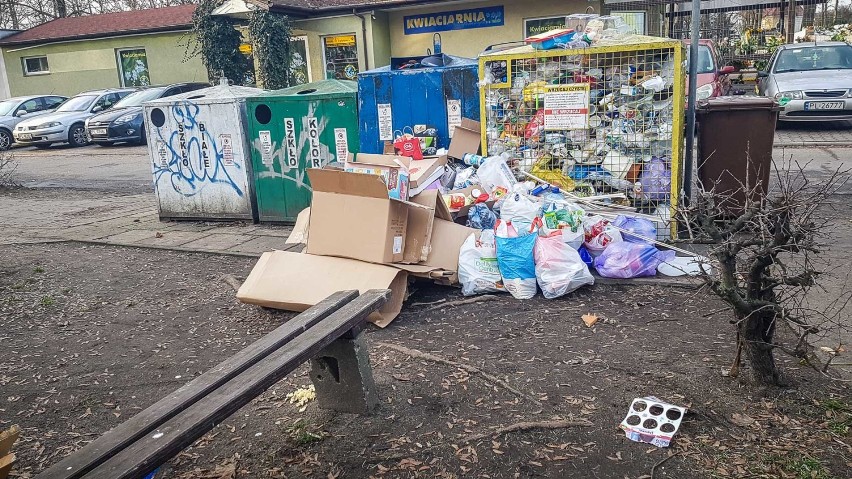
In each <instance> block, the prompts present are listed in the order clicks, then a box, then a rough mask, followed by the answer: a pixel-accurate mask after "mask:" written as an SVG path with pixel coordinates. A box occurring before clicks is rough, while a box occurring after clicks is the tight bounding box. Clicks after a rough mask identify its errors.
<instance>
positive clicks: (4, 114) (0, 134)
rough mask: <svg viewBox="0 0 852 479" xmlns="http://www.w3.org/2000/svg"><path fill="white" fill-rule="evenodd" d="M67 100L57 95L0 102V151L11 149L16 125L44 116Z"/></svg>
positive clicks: (35, 96)
mask: <svg viewBox="0 0 852 479" xmlns="http://www.w3.org/2000/svg"><path fill="white" fill-rule="evenodd" d="M67 99H68V98H66V97H64V96H58V95H30V96H17V97H14V98H8V99H6V100H3V101H0V151H5V150H8V149H9V148H11V147H12V143H14V142H15V138H14V137H13V136H12V132H13V131H14V130H15V126H17V125H18V123H20V122H22V121H24V120H27V119H30V118H34V117H37V116H40V115H46V114H48V113H50V112H52V111H53V110H55V109H56V107H58V106H59V105H61V104H62V102H64V101H65V100H67Z"/></svg>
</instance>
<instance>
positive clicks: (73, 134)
mask: <svg viewBox="0 0 852 479" xmlns="http://www.w3.org/2000/svg"><path fill="white" fill-rule="evenodd" d="M68 143H69V144H70V145H71V146H74V147H77V146H86V145H88V144H89V138H88V137H87V136H86V128H85V127H83V125H71V128H70V129H69V130H68Z"/></svg>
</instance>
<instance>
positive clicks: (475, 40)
mask: <svg viewBox="0 0 852 479" xmlns="http://www.w3.org/2000/svg"><path fill="white" fill-rule="evenodd" d="M498 5H503V9H504V24H503V26H501V27H486V28H470V29H467V30H449V31H445V32H439V33H440V34H441V43H442V45H441V50H442V51H443V52H444V53H448V54H451V55H457V56H461V57H468V58H476V56H477V55H479V54H480V53H481V52H482V50H484V49H485V47H487V46H488V45H493V44H495V43H503V42H511V41H519V40H523V39H524V19H525V18H540V17H550V16H556V15H569V14H572V13H585V12H586V7H589V6H591V7H594V9H595V13H600V2H597V1H595V2H588V1H586V0H567V1H564V0H563V1H559V0H524V1H509V0H506V1H502V2H500V1H488V2H478V1H477V2H463V3H461V2H460V3H457V4H451V5H449V6H443V7H430V8H416V9H405V10H398V11H395V12H391V13H390V14H389V15H388V26H389V29H390V39H391V55H392V56H394V57H404V56H412V55H425V54H426V49H427V48H429V49H432V36H433V35H434V34H433V33H420V34H415V35H405V34H404V29H403V26H404V25H403V17H406V16H408V15H418V14H424V13H436V12H448V11H455V10H465V9H471V8H481V7H489V6H498Z"/></svg>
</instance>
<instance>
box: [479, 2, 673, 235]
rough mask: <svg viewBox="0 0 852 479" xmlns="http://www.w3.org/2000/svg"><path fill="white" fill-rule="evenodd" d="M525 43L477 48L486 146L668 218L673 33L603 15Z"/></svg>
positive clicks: (583, 189) (586, 190)
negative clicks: (652, 33) (633, 29)
mask: <svg viewBox="0 0 852 479" xmlns="http://www.w3.org/2000/svg"><path fill="white" fill-rule="evenodd" d="M610 23H612V25H610ZM595 25H597V26H595ZM593 26H595V27H594V28H592V27H593ZM616 38H617V39H618V40H615V39H616ZM527 42H528V43H529V45H527V46H524V47H517V48H513V49H509V50H504V51H497V52H489V53H486V54H483V55H482V56H481V57H480V61H481V65H482V67H483V68H481V69H480V77H481V82H480V86H481V88H482V89H483V90H484V98H485V114H486V117H485V118H484V120H483V121H484V122H485V140H486V145H484V147H483V148H484V150H483V151H485V152H486V155H488V156H495V155H506V157H508V158H517V159H519V164H518V168H519V169H520V170H521V171H523V172H525V173H530V174H532V175H534V176H535V177H536V178H539V179H541V180H543V181H545V182H547V183H549V184H551V185H556V186H558V187H559V188H561V189H562V190H563V191H568V192H575V193H576V194H578V195H591V196H594V195H598V194H602V193H603V194H606V193H612V192H620V193H623V194H624V195H625V196H626V197H627V198H628V199H629V200H630V201H631V203H632V204H633V205H634V206H636V207H637V208H639V209H640V210H642V211H643V212H645V213H647V214H649V215H651V216H654V217H656V218H657V219H656V220H655V221H658V222H659V223H668V220H669V211H670V209H671V205H670V196H671V195H670V192H671V189H672V188H671V186H672V185H671V183H672V178H673V174H672V170H673V168H674V166H675V165H676V163H677V148H676V144H677V143H676V142H675V141H674V140H675V137H676V132H677V131H678V129H679V127H678V125H677V123H679V121H676V119H679V118H680V117H681V116H682V115H681V114H680V112H681V110H682V108H683V105H682V103H683V90H682V88H681V87H680V85H681V81H682V78H681V69H680V68H679V67H677V66H676V61H675V56H676V53H677V52H678V51H679V49H680V45H679V44H678V42H677V41H672V40H667V39H657V38H653V37H644V36H639V35H630V34H628V33H624V32H623V31H622V30H621V29H620V27H619V26H617V25H616V21H615V20H611V19H608V18H604V17H598V18H594V19H591V20H588V25H587V27H586V29H585V31H572V30H570V29H566V30H556V31H551V32H547V33H544V34H542V35H539V36H537V37H531V38H529V39H527ZM581 44H582V45H581ZM676 85H677V87H676ZM659 232H661V233H662V234H665V229H664V228H661V229H659Z"/></svg>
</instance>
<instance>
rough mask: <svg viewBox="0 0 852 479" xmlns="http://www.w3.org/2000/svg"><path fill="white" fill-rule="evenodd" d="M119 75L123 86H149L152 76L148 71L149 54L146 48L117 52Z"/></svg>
mask: <svg viewBox="0 0 852 479" xmlns="http://www.w3.org/2000/svg"><path fill="white" fill-rule="evenodd" d="M116 57H117V59H118V74H119V77H121V78H120V79H121V86H148V85H150V84H151V74H150V72H149V71H148V54H147V53H145V49H144V48H128V49H125V50H117V51H116Z"/></svg>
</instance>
